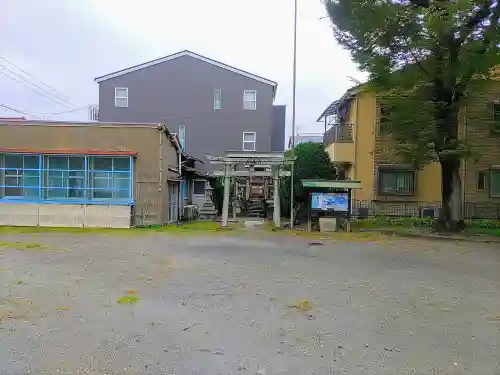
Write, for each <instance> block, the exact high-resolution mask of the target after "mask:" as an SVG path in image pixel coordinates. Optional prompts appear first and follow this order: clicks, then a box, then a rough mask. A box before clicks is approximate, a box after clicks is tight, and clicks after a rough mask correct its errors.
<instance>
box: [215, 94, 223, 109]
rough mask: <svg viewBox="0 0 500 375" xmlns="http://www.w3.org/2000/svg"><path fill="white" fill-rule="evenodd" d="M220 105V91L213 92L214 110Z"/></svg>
mask: <svg viewBox="0 0 500 375" xmlns="http://www.w3.org/2000/svg"><path fill="white" fill-rule="evenodd" d="M221 103H222V91H221V90H214V109H220V107H221Z"/></svg>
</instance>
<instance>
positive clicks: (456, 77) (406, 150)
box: [325, 0, 500, 166]
mask: <svg viewBox="0 0 500 375" xmlns="http://www.w3.org/2000/svg"><path fill="white" fill-rule="evenodd" d="M486 3H487V4H488V6H484V5H478V2H477V1H475V0H460V1H439V2H437V1H429V0H427V1H426V0H414V1H410V0H379V1H373V0H325V5H326V9H327V12H328V15H329V16H330V18H331V20H332V24H333V31H334V35H335V37H336V39H337V41H338V42H339V43H340V44H341V45H343V46H344V47H345V48H347V49H348V50H349V51H350V52H351V56H352V58H353V60H354V61H355V62H357V63H358V64H359V66H360V68H361V69H362V70H364V71H367V72H369V73H370V78H371V81H370V85H369V87H370V88H371V89H374V90H376V91H377V93H378V94H379V99H380V102H381V103H382V104H383V105H384V107H385V109H386V111H385V112H386V113H385V114H384V116H383V117H384V119H383V120H384V121H382V123H381V130H382V131H385V132H386V133H389V134H391V135H392V136H393V138H394V140H395V141H396V152H397V153H398V154H400V155H401V156H403V157H404V158H405V159H406V160H408V161H410V162H411V163H413V164H415V165H417V166H423V165H425V164H427V163H429V162H432V161H436V160H443V159H455V158H464V157H468V156H470V149H469V147H468V145H466V144H464V143H463V142H461V140H459V139H458V136H457V133H458V118H457V116H458V110H459V105H460V103H462V102H463V101H464V100H465V96H466V94H472V93H473V92H474V91H476V90H478V89H480V88H482V87H484V84H485V83H487V82H491V78H492V77H491V68H492V67H494V66H495V65H496V64H498V63H499V61H500V60H499V57H498V45H497V44H498V40H499V38H500V27H499V24H498V20H499V18H500V7H498V6H496V4H495V6H492V7H490V6H489V5H491V4H490V3H492V2H490V1H487V2H486ZM491 19H493V20H495V21H494V22H489V20H491ZM469 96H471V95H469Z"/></svg>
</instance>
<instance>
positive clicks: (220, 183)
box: [210, 177, 224, 215]
mask: <svg viewBox="0 0 500 375" xmlns="http://www.w3.org/2000/svg"><path fill="white" fill-rule="evenodd" d="M210 186H211V188H212V189H213V190H212V199H213V203H214V206H215V210H216V211H217V213H218V214H219V215H220V214H221V213H222V201H223V200H224V177H217V178H216V179H212V180H210Z"/></svg>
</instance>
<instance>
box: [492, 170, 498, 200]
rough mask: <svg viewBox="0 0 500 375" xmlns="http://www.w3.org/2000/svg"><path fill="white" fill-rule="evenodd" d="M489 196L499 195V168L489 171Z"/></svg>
mask: <svg viewBox="0 0 500 375" xmlns="http://www.w3.org/2000/svg"><path fill="white" fill-rule="evenodd" d="M490 196H492V197H495V198H499V197H500V169H492V170H491V172H490Z"/></svg>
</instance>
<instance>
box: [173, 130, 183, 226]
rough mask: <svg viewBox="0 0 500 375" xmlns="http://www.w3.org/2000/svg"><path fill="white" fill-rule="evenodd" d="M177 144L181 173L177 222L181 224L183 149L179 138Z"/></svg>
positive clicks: (178, 187) (178, 163) (178, 164)
mask: <svg viewBox="0 0 500 375" xmlns="http://www.w3.org/2000/svg"><path fill="white" fill-rule="evenodd" d="M175 142H176V143H177V158H178V159H177V166H178V167H177V168H178V173H179V180H180V181H179V183H178V184H177V190H178V193H177V222H180V221H181V214H182V210H181V201H182V197H181V195H182V189H181V186H182V149H181V145H180V143H179V140H178V138H177V137H176V138H175Z"/></svg>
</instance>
